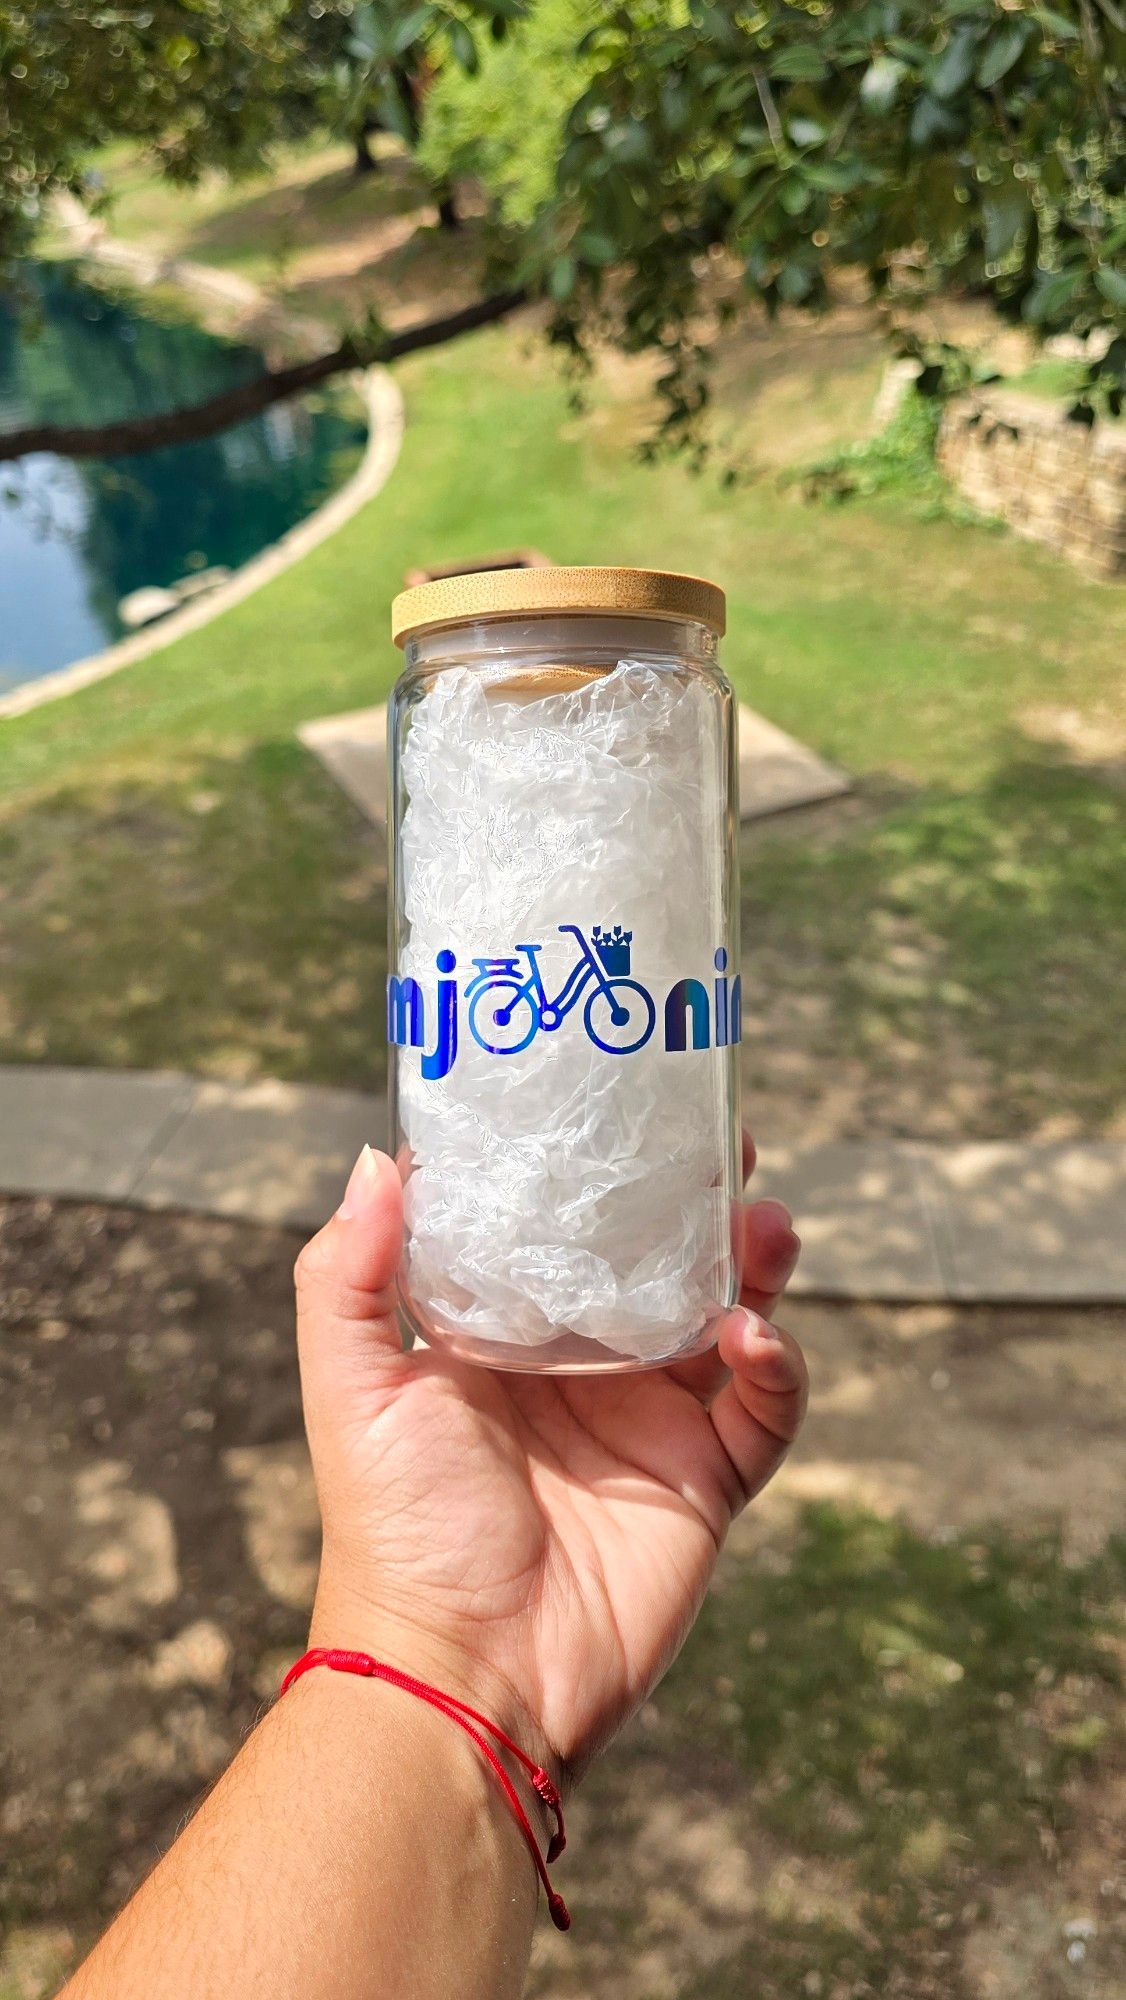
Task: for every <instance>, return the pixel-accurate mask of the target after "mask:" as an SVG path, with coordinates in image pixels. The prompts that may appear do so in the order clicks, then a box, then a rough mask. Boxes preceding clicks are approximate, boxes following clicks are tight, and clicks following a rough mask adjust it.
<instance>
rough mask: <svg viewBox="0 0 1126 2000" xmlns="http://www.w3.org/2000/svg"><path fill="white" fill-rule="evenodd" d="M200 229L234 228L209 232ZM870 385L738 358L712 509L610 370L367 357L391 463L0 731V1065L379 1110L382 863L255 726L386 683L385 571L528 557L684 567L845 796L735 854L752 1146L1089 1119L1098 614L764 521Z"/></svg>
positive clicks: (974, 575) (1108, 805) (812, 358)
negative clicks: (342, 517) (227, 1079)
mask: <svg viewBox="0 0 1126 2000" xmlns="http://www.w3.org/2000/svg"><path fill="white" fill-rule="evenodd" d="M314 164H316V161H315V157H314ZM162 199H165V200H166V199H167V197H162ZM228 200H230V197H228ZM237 216H241V222H240V223H239V225H238V227H236V220H235V218H236V217H237ZM220 220H222V221H223V226H224V227H225V228H226V230H227V232H228V236H229V237H230V238H231V240H232V241H233V240H235V238H237V236H238V228H239V227H240V228H241V229H242V230H243V231H244V233H245V230H246V228H247V226H248V225H247V217H246V212H245V210H244V209H240V208H238V206H237V204H236V206H235V207H234V208H233V209H229V210H228V212H226V215H225V220H224V219H223V218H222V217H221V218H220ZM197 223H198V218H197ZM194 226H195V225H193V227H194ZM198 226H199V228H203V229H212V230H213V229H214V227H215V226H216V218H215V216H214V215H210V216H208V217H205V218H204V221H203V222H202V223H200V224H198ZM197 233H198V230H197ZM181 247H185V248H187V249H189V250H193V251H196V252H198V251H199V249H200V245H199V243H198V242H197V241H196V240H195V238H194V237H193V235H192V230H191V229H185V240H184V243H183V244H182V245H181ZM298 275H300V273H299V274H298ZM877 372H878V357H877V355H876V352H875V349H874V348H873V345H872V341H871V336H870V333H869V332H868V331H867V330H866V328H865V327H864V326H863V324H861V323H860V322H858V321H857V320H856V319H855V318H854V319H852V320H849V318H848V317H847V315H846V316H843V317H842V320H841V321H840V322H837V323H834V324H833V325H832V326H830V327H829V328H825V329H813V330H809V329H801V328H798V327H796V326H795V327H794V328H792V329H790V328H783V329H781V330H780V331H775V332H772V333H771V334H769V335H765V334H764V335H762V336H758V335H749V336H747V337H746V338H745V339H744V341H743V342H742V343H741V344H740V346H739V347H738V348H733V349H732V350H731V352H730V354H729V355H728V356H727V358H726V360H725V363H724V370H723V385H724V386H723V407H724V409H726V410H727V411H729V412H730V413H731V414H732V429H733V432H734V433H736V434H737V435H738V436H739V438H740V439H741V441H742V443H743V445H748V444H749V445H750V447H751V449H752V451H753V452H754V453H755V455H756V457H757V459H758V461H759V463H760V465H761V467H762V470H761V473H760V476H759V477H757V478H752V479H751V480H749V481H748V482H747V483H746V484H744V485H742V486H740V487H738V488H737V489H735V490H734V491H733V492H732V491H728V490H725V489H724V488H723V486H722V484H721V481H720V478H719V476H718V474H717V473H706V474H705V475H703V476H702V477H698V478H695V477H693V476H691V475H690V474H689V473H687V472H686V471H685V470H684V469H683V468H682V467H679V466H675V465H674V466H670V465H664V466H659V467H657V468H655V469H653V468H646V467H643V466H641V465H639V464H638V463H637V462H636V460H635V459H634V458H633V457H632V456H631V453H630V445H631V443H632V442H633V441H634V439H635V438H636V436H637V435H638V431H639V427H640V426H641V424H642V423H643V422H644V398H643V394H642V385H641V384H640V383H639V380H638V377H637V375H636V373H634V372H631V371H630V370H627V369H625V368H623V367H621V366H619V365H614V366H613V367H611V368H609V369H608V370H607V371H606V372H605V374H604V377H603V379H601V380H600V381H599V382H598V383H597V384H596V385H595V388H594V390H593V393H592V398H591V402H590V406H589V408H588V409H587V410H586V411H585V412H584V413H581V414H576V413H575V412H574V411H573V410H572V409H571V408H570V406H569V404H568V401H567V398H566V395H565V391H564V387H563V385H562V383H561V382H560V380H559V379H558V377H557V376H556V374H555V372H554V370H553V367H552V365H551V363H550V361H549V360H548V359H547V358H546V356H545V355H544V353H543V351H542V348H541V346H540V345H539V344H538V341H537V338H536V331H535V327H534V325H533V324H532V323H531V322H530V321H525V322H524V323H523V324H518V325H513V326H510V327H507V328H497V329H492V330H490V331H488V332H485V333H482V334H479V335H476V336H473V337H472V338H470V339H467V340H464V341H462V342H460V343H458V344H456V345H455V346H453V347H451V348H449V349H446V350H444V351H437V352H435V353H434V354H432V355H429V356H420V357H416V358H414V359H413V360H412V361H411V362H410V363H408V364H406V365H404V366H403V367H402V368H401V370H400V371H399V379H400V381H401V385H402V387H403V390H404V393H405V396H406V401H407V412H408V421H407V433H406V440H405V444H404V448H403V453H402V457H401V459H400V462H399V464H398V466H397V468H396V470H395V472H394V474H393V476H392V479H391V482H390V484H389V486H388V487H387V488H386V489H385V490H384V492H383V493H382V494H381V495H380V496H379V497H378V498H377V500H376V501H375V502H374V503H373V504H372V505H370V506H369V507H368V508H367V509H366V510H364V511H363V512H362V513H361V514H360V515H358V516H357V517H356V518H355V519H354V520H353V521H352V522H351V523H350V524H349V525H348V526H347V527H346V528H345V529H344V530H343V531H342V532H341V533H340V534H338V535H337V536H335V537H334V538H333V539H332V540H331V541H330V542H328V543H327V544H326V545H325V546H324V547H322V548H320V549H318V550H316V551H315V552H314V553H313V555H311V556H310V557H309V558H308V559H306V560H305V561H304V562H302V563H301V564H299V565H298V566H297V567H296V568H295V569H294V570H292V571H290V572H289V573H288V574H287V575H286V576H284V577H282V578H281V579H279V580H278V581H277V582H276V583H275V584H272V585H271V586H270V587H269V588H267V589H266V590H264V591H262V592H260V593H259V594H258V595H257V596H256V597H254V598H252V599H251V600H249V601H248V602H247V603H246V604H244V605H242V606H240V607H238V608H237V609H235V610H234V611H232V612H230V613H228V614H227V615H225V616H224V617H223V618H221V619H220V620H219V621H218V622H217V623H216V624H214V625H213V626H211V627H209V628H208V629H207V630H205V631H202V632H200V633H198V634H195V635H193V636H191V637H189V638H187V639H185V640H182V641H180V642H179V643H178V644H176V645H175V646H173V647H170V648H169V649H168V650H167V651H165V652H163V653H160V654H158V655H156V656H155V657H154V658H153V659H152V660H150V661H149V662H147V663H145V664H142V665H140V666H138V667H136V668H134V669H130V670H127V671H126V672H124V673H122V674H120V675H119V676H117V677H115V678H114V679H112V680H109V681H107V682H105V683H103V684H102V685H100V686H98V687H94V688H91V689H89V690H87V691H85V692H83V693H81V694H78V695H76V696H74V697H72V698H70V699H68V700H67V701H65V702H63V703H61V704H58V705H56V706H52V707H48V708H45V709H43V710H41V711H39V712H38V713H34V714H31V715H29V716H26V717H24V718H21V719H19V720H17V721H14V722H10V723H6V724H0V801H2V803H0V898H2V901H0V924H2V926H3V942H2V944H0V952H2V954H3V965H4V980H3V991H4V997H3V999H2V1000H0V1054H2V1055H3V1056H4V1057H6V1058H7V1059H10V1060H11V1059H14V1060H50V1061H63V1062H92V1063H114V1064H121V1065H149V1064H160V1063H164V1064H174V1065H182V1066H185V1067H188V1068H191V1069H195V1070H198V1071H201V1072H204V1073H209V1074H220V1075H227V1076H246V1075H254V1074H259V1073H273V1074H277V1075H281V1076H288V1077H305V1078H315V1079H318V1080H325V1081H332V1082H350V1083H358V1084H374V1083H376V1082H378V1080H379V1077H380V1074H381V1065H382V1052H381V1048H380V1034H379V1027H378V1022H379V1015H380V1005H379V986H380V980H381V973H382V951H383V944H382V933H383V915H382V880H383V873H382V856H381V855H380V853H379V852H378V851H377V843H376V841H375V840H374V838H373V836H372V835H371V833H370V830H368V829H367V828H365V827H364V826H363V825H362V823H361V822H360V821H359V819H358V817H357V816H356V815H355V814H354V812H353V811H352V808H351V807H350V806H349V805H348V804H347V802H346V801H345V800H343V799H342V798H341V797H340V796H339V795H338V794H337V792H336V791H335V789H334V788H333V787H332V786H331V785H330V784H329V783H328V781H327V780H326V779H324V777H323V776H322V774H321V773H320V771H319V769H318V768H317V767H316V766H315V765H314V764H313V762H312V761H311V760H310V759H309V758H307V757H306V755H305V754H304V753H303V752H302V751H301V750H300V749H299V748H298V747H297V746H296V744H295V742H294V730H295V728H296V726H297V725H298V724H299V723H300V722H301V721H303V720H305V719H307V718H309V717H311V716H315V715H321V714H324V713H327V712H329V711H332V710H337V709H346V708H351V707H355V706H357V705H360V704H363V703H366V702H371V701H375V700H377V699H379V698H380V697H381V696H383V695H384V694H385V693H386V691H387V689H388V687H389V686H390V684H391V681H392V680H393V678H394V675H395V673H396V671H397V666H398V656H397V655H396V653H395V652H394V649H393V648H392V646H391V644H390V641H389V639H388V637H387V613H388V606H389V602H390V599H391V597H392V595H393V594H394V592H395V591H396V589H398V588H399V587H400V584H401V579H402V576H403V572H404V570H405V569H406V568H407V567H408V565H410V564H414V563H417V562H419V561H423V562H426V561H431V562H434V561H442V560H445V561H448V560H451V559H453V558H457V557H468V556H472V555H474V554H486V553H488V552H489V551H490V550H494V549H497V548H502V547H509V546H513V545H516V544H520V543H534V544H537V545H539V546H541V547H542V548H544V549H546V550H547V551H548V553H549V554H550V555H552V556H553V557H555V558H556V559H557V560H561V561H573V562H583V561H606V560H611V561H620V562H627V563H628V562H636V563H642V564H649V565H668V566H671V567H677V568H685V569H698V570H700V571H702V572H704V573H707V574H710V575H714V576H716V577H717V578H719V579H720V580H721V581H722V582H723V583H724V585H725V586H726V588H727V590H728V593H729V599H730V631H729V636H728V639H727V642H726V646H725V663H726V666H727V669H728V672H729V673H730V674H731V676H732V678H733V680H734V681H735V683H736V685H737V687H738V689H739V692H740V694H741V695H742V696H743V697H744V698H745V699H746V700H748V701H750V702H752V703H753V704H754V705H755V706H756V707H758V708H759V709H761V710H762V711H763V712H764V713H765V714H767V715H768V716H770V717H771V719H772V720H774V721H776V722H778V723H780V724H781V725H782V726H783V727H784V728H787V729H789V730H791V731H793V732H794V733H795V734H796V735H798V736H799V737H801V738H803V739H804V740H806V741H807V742H809V743H811V744H813V745H814V746H815V747H816V748H818V749H819V750H821V751H823V752H824V753H825V754H827V755H828V756H830V757H831V758H833V759H835V760H837V761H839V762H840V763H841V764H843V765H844V766H845V767H846V768H847V769H848V770H849V771H850V772H851V773H852V774H853V775H854V777H855V779H856V781H857V794H856V797H855V799H854V801H853V802H852V803H851V804H850V805H849V806H848V807H846V808H844V809H843V810H841V811H839V812H834V813H829V814H824V815H821V816H813V817H811V818H808V819H806V820H792V821H780V822H777V823H776V824H775V825H774V826H773V827H771V828H769V829H766V830H761V831H758V832H756V833H754V834H753V835H751V836H750V837H749V838H748V841H747V852H746V891H747V905H748V908H747V917H746V923H745V946H746V958H747V977H748V982H749V986H750V989H751V1005H750V1007H749V1008H748V1010H747V1012H748V1018H749V1021H750V1024H751V1035H750V1039H749V1045H748V1054H747V1062H748V1076H749V1080H750V1083H751V1086H752V1090H753V1092H754V1094H755V1095H756V1097H757V1098H758V1099H759V1101H760V1105H761V1107H762V1111H763V1114H764V1115H765V1118H766V1124H767V1129H768V1130H769V1129H771V1127H773V1129H774V1130H775V1131H776V1132H777V1131H778V1130H779V1125H780V1124H781V1123H782V1122H783V1121H788V1120H791V1119H792V1118H793V1117H794V1116H800V1118H801V1120H802V1122H803V1124H804V1125H806V1126H810V1124H812V1127H813V1128H814V1129H816V1128H817V1126H818V1119H819V1117H821V1119H822V1122H824V1119H825V1118H828V1121H829V1125H830V1126H832V1128H833V1129H836V1130H841V1131H851V1130H860V1131H873V1130H902V1129H906V1130H914V1131H920V1132H925V1131H944V1130H957V1131H960V1132H968V1131H978V1132H983V1133H991V1132H993V1133H1000V1132H1006V1131H1039V1132H1052V1131H1070V1130H1080V1129H1086V1130H1106V1129H1108V1128H1109V1127H1110V1126H1111V1124H1112V1121H1113V1119H1114V1118H1115V1116H1116V1115H1117V1114H1118V1110H1119V1107H1120V1105H1121V1101H1122V1098H1123V1094H1124V1088H1123V1087H1124V1082H1126V1079H1124V1075H1123V1068H1122V1064H1123V1054H1122V1049H1121V1045H1120V1042H1119V1040H1118V1038H1117V1037H1116V1036H1114V1035H1113V1034H1112V1032H1111V1023H1112V1019H1113V1010H1114V1005H1115V998H1116V994H1117V993H1118V992H1119V991H1120V990H1121V981H1122V976H1123V971H1124V969H1126V967H1124V966H1123V959H1122V953H1123V937H1124V935H1126V925H1124V923H1123V916H1124V908H1123V906H1124V903H1126V887H1124V880H1123V871H1122V870H1121V868H1120V866H1119V865H1118V862H1117V860H1116V856H1117V854H1118V852H1119V846H1118V843H1120V841H1121V834H1122V822H1123V798H1122V787H1121V782H1120V779H1121V769H1122V753H1123V746H1124V744H1126V704H1124V700H1123V685H1122V675H1121V662H1122V659H1123V657H1124V654H1126V592H1123V591H1122V590H1121V589H1116V588H1115V587H1114V586H1111V585H1106V584H1096V583H1092V582H1088V581H1085V580H1084V579H1082V578H1081V577H1079V576H1078V575H1076V573H1075V572H1074V571H1072V570H1070V569H1068V568H1066V567H1065V566H1064V565H1063V564H1062V563H1060V562H1059V561H1057V560H1056V559H1055V558H1053V557H1052V556H1050V555H1048V554H1046V553H1044V552H1042V551H1040V550H1038V549H1035V548H1032V547H1030V546H1028V545H1027V544H1022V543H1020V542H1018V541H1016V540H1014V539H1013V538H1011V537H1009V536H1006V535H1004V534H1001V533H998V532H997V531H995V530H991V529H987V528H984V527H983V528H975V527H968V526H966V525H964V524H959V523H957V522H954V521H944V520H928V519H925V518H922V517H921V510H920V509H919V508H918V507H917V506H915V505H914V504H913V502H912V500H911V497H910V495H909V494H907V493H897V492H895V491H894V490H893V491H890V492H887V493H884V494H882V495H879V496H876V497H874V498H871V499H869V500H866V501H864V502H863V503H856V504H853V505H850V506H845V507H840V506H838V507H832V506H823V505H819V506H811V505H808V504H805V503H804V502H803V501H802V500H801V499H800V498H799V497H798V496H797V494H795V493H789V492H787V493H783V492H780V491H779V488H778V484H777V480H776V477H775V472H774V469H773V468H774V467H776V466H777V464H778V463H779V461H780V460H783V459H786V458H791V459H792V458H793V457H794V456H805V455H808V454H809V453H810V452H812V451H816V450H820V449H823V448H824V447H825V446H826V445H828V444H831V443H832V442H833V441H834V440H835V439H836V438H839V437H840V436H841V435H842V433H843V434H845V435H848V434H850V433H851V434H856V433H857V432H858V431H859V430H860V429H861V427H862V424H863V421H864V412H865V410H866V408H867V406H868V400H869V398H870V394H871V389H872V386H873V384H874V381H875V379H876V375H877ZM154 938H156V939H157V940H158V945H157V948H155V949H154ZM775 1100H777V1105H776V1104H775ZM776 1109H777V1118H776V1117H775V1111H776ZM761 1122H762V1119H761V1118H760V1123H761Z"/></svg>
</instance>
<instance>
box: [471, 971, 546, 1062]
mask: <svg viewBox="0 0 1126 2000" xmlns="http://www.w3.org/2000/svg"><path fill="white" fill-rule="evenodd" d="M539 1024H540V1017H539V1015H538V1013H537V1012H536V1009H535V1008H534V1007H533V1005H532V1002H531V999H530V997H529V995H528V994H527V993H526V992H525V990H524V988H523V987H522V986H518V985H517V983H516V981H515V980H514V979H496V980H490V981H489V984H488V985H487V986H481V987H478V989H477V992H476V993H475V994H474V995H473V997H472V999H471V1000H470V1002H469V1032H470V1034H471V1035H472V1037H473V1039H474V1041H475V1042H476V1043H477V1044H478V1046H479V1047H480V1048H483V1049H487V1050H488V1052H489V1054H490V1055H491V1056H514V1055H517V1054H518V1053H519V1051H520V1050H521V1049H526V1048H527V1046H528V1043H529V1042H530V1041H531V1039H532V1037H533V1035H534V1034H535V1032H536V1029H537V1028H538V1027H539Z"/></svg>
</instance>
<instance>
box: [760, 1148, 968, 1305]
mask: <svg viewBox="0 0 1126 2000" xmlns="http://www.w3.org/2000/svg"><path fill="white" fill-rule="evenodd" d="M754 1191H755V1193H756V1195H764V1194H769V1195H776V1196H777V1197H778V1199H779V1200H780V1201H784V1202H785V1203H786V1206H787V1208H788V1209H789V1210H790V1212H791V1214H792V1215H793V1216H794V1218H795V1226H796V1228H797V1230H798V1233H799V1235H800V1236H801V1239H802V1255H801V1263H800V1264H799V1266H798V1270H797V1272H796V1274H795V1276H794V1279H793V1286H792V1288H793V1289H794V1290H795V1291H800V1292H808V1293H812V1294H815V1295H818V1296H821V1297H829V1298H871V1299H934V1298H940V1297H941V1296H942V1294H943V1292H944V1289H945V1283H944V1276H943V1269H942V1265H941V1262H940V1259H939V1253H938V1246H937V1243H936V1240H935V1233H934V1228H933V1226H932V1222H931V1218H930V1215H929V1214H928V1211H927V1208H926V1206H925V1204H924V1202H923V1199H922V1194H921V1190H920V1185H919V1162H918V1160H917V1158H916V1156H915V1152H914V1149H913V1148H912V1147H911V1146H907V1145H895V1144H894V1143H885V1144H873V1145H862V1144H854V1145H850V1144H847V1143H841V1144H837V1145H825V1146H811V1147H807V1148H799V1149H793V1150H787V1149H785V1148H782V1147H769V1146H767V1147H760V1148H759V1157H758V1167H757V1170H756V1172H755V1178H754Z"/></svg>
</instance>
